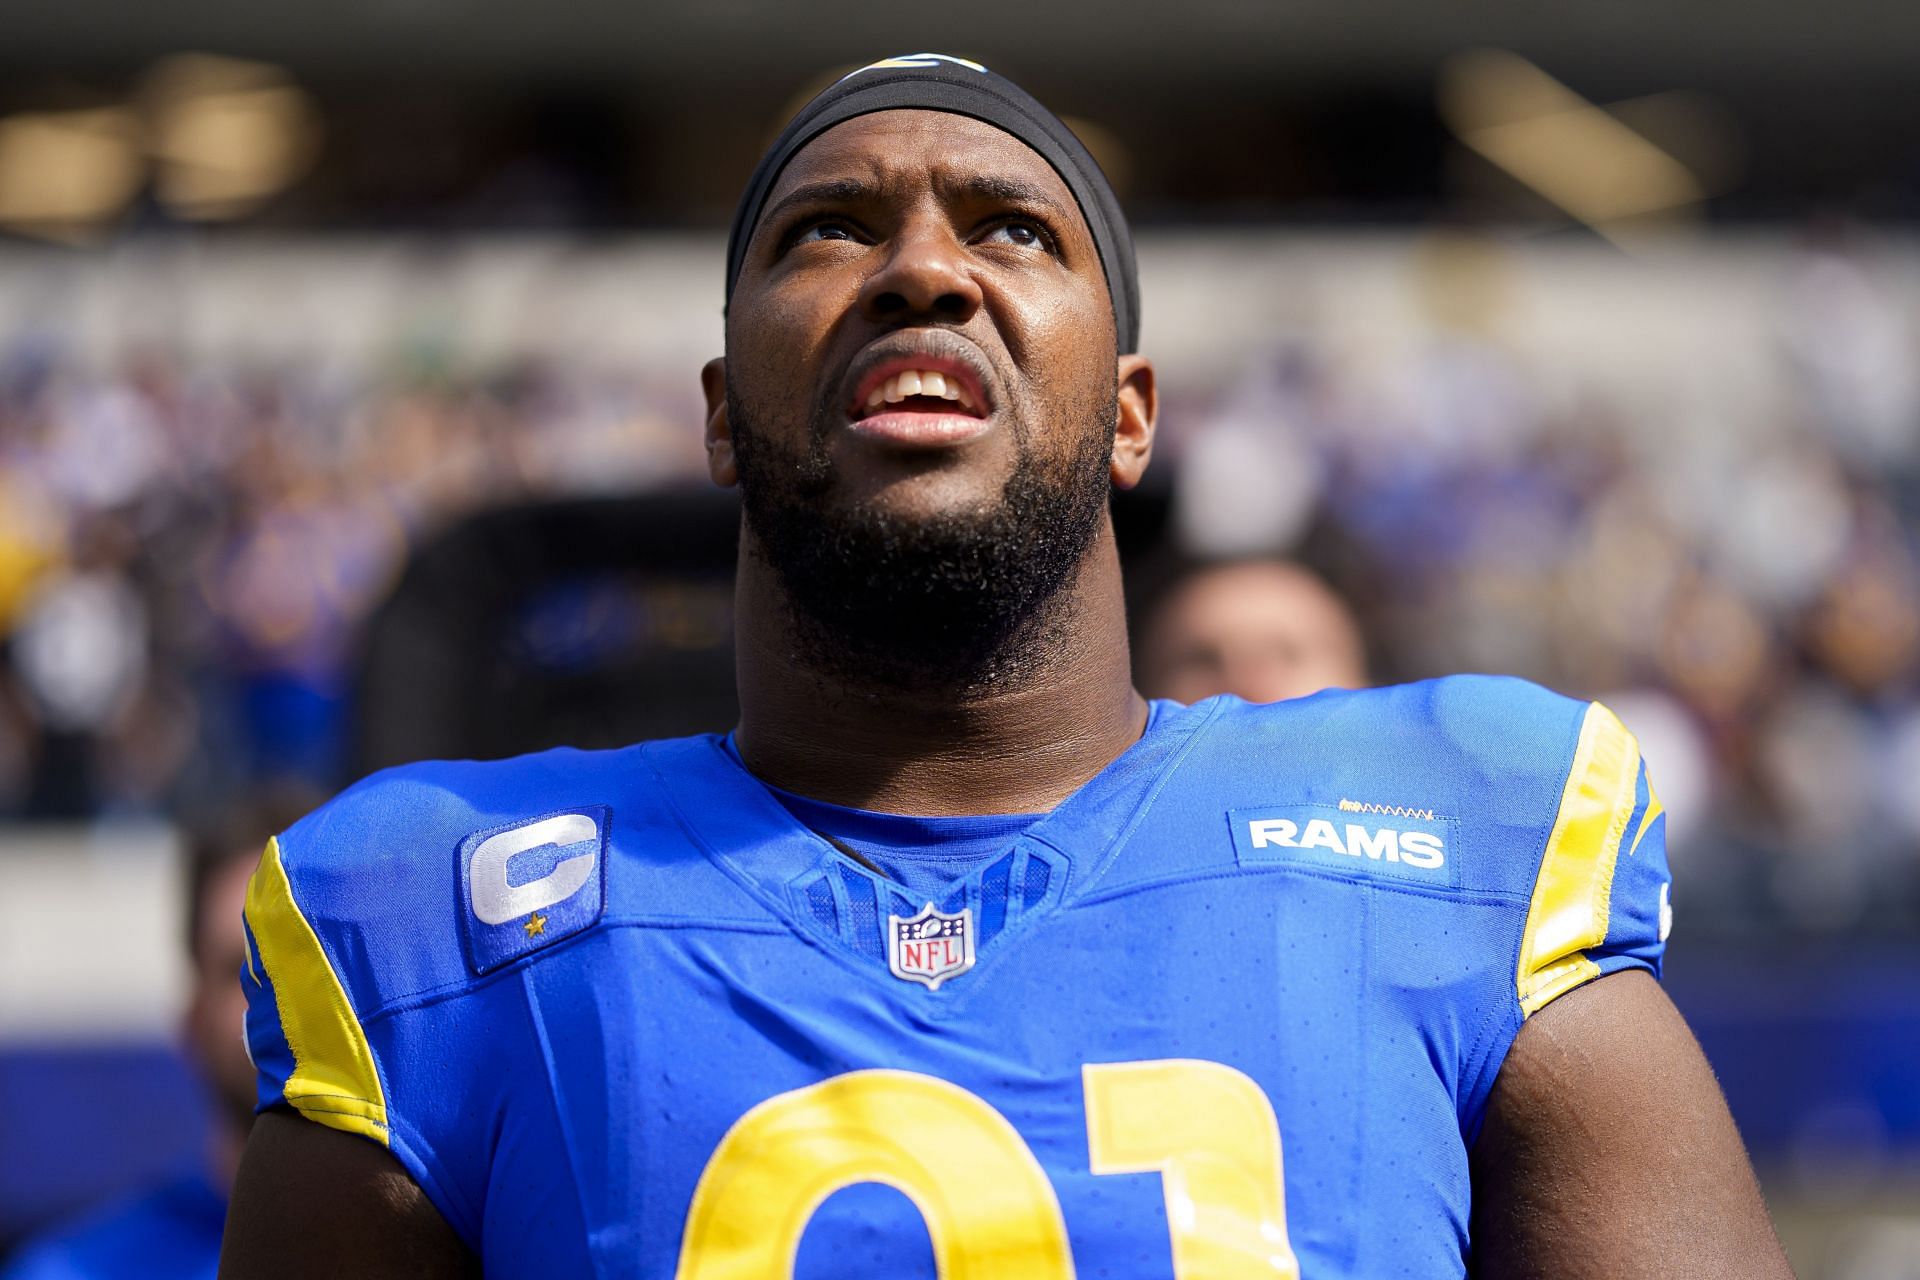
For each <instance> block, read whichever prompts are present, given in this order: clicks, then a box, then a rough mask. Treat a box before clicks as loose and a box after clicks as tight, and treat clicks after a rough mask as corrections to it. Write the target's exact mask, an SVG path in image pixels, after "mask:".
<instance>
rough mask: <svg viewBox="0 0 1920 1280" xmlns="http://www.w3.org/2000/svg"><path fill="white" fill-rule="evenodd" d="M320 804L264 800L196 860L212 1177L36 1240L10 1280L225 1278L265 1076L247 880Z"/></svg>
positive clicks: (193, 1050)
mask: <svg viewBox="0 0 1920 1280" xmlns="http://www.w3.org/2000/svg"><path fill="white" fill-rule="evenodd" d="M320 798H321V797H319V796H318V795H314V794H310V793H305V792H299V791H291V790H285V791H276V792H273V793H271V794H262V795H261V796H259V797H258V798H257V799H255V800H254V801H252V802H251V803H249V804H247V805H245V806H243V807H241V808H240V809H238V810H236V811H235V812H233V813H232V814H231V815H229V816H228V818H227V819H226V820H225V821H222V822H220V823H218V824H215V825H211V826H209V827H207V828H205V829H204V830H202V831H200V832H199V833H198V834H197V835H196V836H195V837H194V838H193V840H192V842H191V845H190V847H189V850H188V856H187V867H186V870H187V892H186V894H185V896H184V901H185V903H186V919H185V921H184V922H183V923H184V929H183V931H182V941H183V942H184V943H185V944H186V947H187V951H188V956H189V959H190V962H191V964H190V973H191V975H192V983H193V985H192V989H191V991H190V993H189V997H188V1003H187V1008H186V1012H185V1016H184V1018H183V1020H182V1026H181V1034H182V1040H183V1041H184V1045H185V1048H186V1050H187V1054H188V1056H189V1057H190V1058H191V1059H192V1061H193V1063H194V1065H195V1066H196V1067H197V1068H198V1069H199V1071H200V1073H201V1075H202V1077H203V1078H204V1080H205V1081H206V1083H207V1085H208V1087H209V1089H210V1090H211V1092H212V1095H213V1099H214V1102H215V1106H214V1107H213V1109H212V1113H211V1114H212V1121H213V1128H212V1131H211V1132H210V1133H208V1135H207V1143H206V1150H205V1153H204V1159H203V1161H202V1162H201V1164H200V1166H199V1167H198V1168H195V1169H192V1170H190V1171H188V1172H186V1173H184V1174H182V1175H181V1176H179V1177H177V1178H175V1179H173V1180H172V1181H170V1182H167V1183H165V1184H163V1185H160V1186H157V1187H154V1188H151V1189H149V1190H147V1191H145V1192H141V1193H138V1194H136V1195H134V1196H132V1197H130V1198H128V1199H125V1200H122V1201H119V1202H117V1203H114V1204H111V1205H108V1206H106V1207H104V1208H101V1209H99V1210H96V1211H94V1212H92V1213H90V1214H87V1215H85V1216H83V1217H82V1218H80V1219H78V1220H77V1221H74V1222H72V1223H69V1224H67V1225H64V1226H60V1227H56V1228H54V1229H52V1230H51V1231H49V1232H48V1233H47V1234H46V1235H44V1236H42V1237H40V1238H38V1239H35V1240H29V1241H28V1242H27V1243H26V1244H25V1245H23V1246H22V1247H21V1249H20V1250H19V1252H18V1253H16V1254H15V1255H14V1257H13V1259H12V1261H11V1262H10V1264H9V1265H8V1266H7V1267H6V1268H5V1270H4V1271H0V1280H81V1278H84V1280H118V1278H119V1277H126V1278H127V1280H134V1278H135V1277H138V1278H139V1280H203V1278H207V1277H212V1276H213V1275H214V1273H215V1270H216V1269H217V1266H218V1263H219V1260H220V1234H221V1230H222V1228H223V1226H224V1224H225V1220H226V1210H227V1189H228V1188H229V1187H230V1186H231V1185H232V1183H233V1177H234V1174H235V1173H236V1172H237V1171H238V1169H239V1166H240V1151H241V1148H242V1147H243V1146H244V1145H245V1144H246V1138H247V1131H248V1129H250V1128H251V1127H252V1124H253V1106H254V1088H255V1084H254V1081H255V1076H254V1069H253V1063H252V1062H250V1061H249V1060H248V1058H247V1054H246V1048H245V1045H244V1042H243V1040H242V1035H241V1033H242V1029H243V1026H244V1023H245V1020H246V1011H247V1002H246V997H245V996H244V995H243V994H242V993H241V990H240V981H239V974H240V969H241V967H242V966H243V965H244V964H245V963H246V957H247V943H246V930H245V927H244V925H243V924H242V922H241V909H242V907H243V906H244V905H245V902H246V893H247V880H248V877H249V876H250V875H251V874H252V872H253V867H254V865H255V863H257V862H258V861H259V859H260V850H261V848H262V846H264V845H265V843H266V840H267V837H268V836H269V835H272V834H273V833H275V832H277V831H280V830H282V829H284V828H285V827H287V826H288V825H290V824H291V823H292V822H293V821H294V820H295V819H297V818H298V817H299V816H300V815H301V814H303V813H304V812H306V811H307V810H308V809H310V808H312V807H313V805H315V804H317V803H318V801H319V800H320Z"/></svg>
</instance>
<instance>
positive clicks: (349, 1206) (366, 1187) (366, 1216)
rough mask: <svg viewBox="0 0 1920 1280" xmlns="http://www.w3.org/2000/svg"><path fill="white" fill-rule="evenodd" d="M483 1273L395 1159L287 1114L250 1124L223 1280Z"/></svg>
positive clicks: (430, 1278) (369, 1279)
mask: <svg viewBox="0 0 1920 1280" xmlns="http://www.w3.org/2000/svg"><path fill="white" fill-rule="evenodd" d="M479 1274H480V1266H479V1263H478V1262H477V1261H476V1260H475V1258H474V1257H473V1255H472V1254H471V1253H470V1252H469V1251H468V1250H467V1247H466V1246H465V1245H464V1244H462V1243H461V1241H460V1238H459V1237H458V1236H457V1235H455V1234H454V1232H453V1228H451V1227H449V1226H448V1225H447V1223H446V1220H445V1219H444V1218H442V1217H441V1216H440V1212H439V1210H437V1209H435V1208H434V1207H433V1203H432V1202H431V1201H429V1200H428V1199H427V1197H426V1194H425V1193H424V1192H422V1191H421V1190H420V1188H419V1186H418V1185H416V1184H415V1183H414V1181H413V1179H412V1178H411V1177H409V1176H408V1175H407V1171H406V1170H405V1169H403V1168H402V1167H401V1166H400V1162H399V1161H397V1160H395V1159H394V1158H393V1156H392V1155H390V1154H388V1153H387V1152H386V1151H383V1150H382V1149H381V1148H380V1147H378V1146H376V1145H374V1144H373V1143H371V1142H369V1141H367V1140H366V1139H365V1138H357V1137H354V1136H353V1135H352V1134H348V1133H341V1132H339V1131H337V1130H334V1129H328V1128H325V1127H324V1126H321V1125H317V1124H314V1123H313V1122H311V1121H309V1120H303V1119H301V1118H300V1117H298V1116H295V1115H291V1114H289V1113H286V1112H281V1111H269V1112H266V1113H265V1114H263V1115H261V1116H260V1117H259V1118H258V1119H256V1120H255V1121H254V1124H253V1134H252V1136H251V1137H249V1138H248V1139H247V1150H246V1154H245V1155H244V1156H242V1157H241V1160H240V1176H239V1178H238V1180H237V1181H236V1182H235V1184H234V1188H233V1205H232V1207H231V1209H229V1211H228V1213H227V1234H226V1239H225V1240H224V1241H223V1243H222V1246H221V1250H220V1276H221V1280H252V1278H253V1277H256V1276H259V1277H275V1278H276V1280H304V1278H305V1277H309V1276H311V1277H315V1278H316V1280H318V1278H321V1277H326V1278H327V1280H332V1278H333V1277H338V1276H355V1277H362V1278H364V1280H384V1278H385V1277H401V1276H406V1277H409V1278H410V1280H422V1278H426V1280H435V1278H439V1277H448V1278H451V1277H466V1276H478V1275H479Z"/></svg>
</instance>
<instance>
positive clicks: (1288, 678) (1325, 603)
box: [1140, 562, 1367, 702]
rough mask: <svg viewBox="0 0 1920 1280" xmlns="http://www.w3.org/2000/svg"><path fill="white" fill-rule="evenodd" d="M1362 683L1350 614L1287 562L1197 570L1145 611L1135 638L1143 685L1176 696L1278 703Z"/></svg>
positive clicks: (1359, 649) (1162, 694)
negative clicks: (1230, 696)
mask: <svg viewBox="0 0 1920 1280" xmlns="http://www.w3.org/2000/svg"><path fill="white" fill-rule="evenodd" d="M1366 682H1367V673H1366V657H1365V653H1364V651H1363V649H1362V646H1361V642H1360V635H1359V631H1358V629H1357V628H1356V626H1355V624H1354V621H1353V615H1352V614H1351V613H1349V612H1348V610H1347V607H1346V605H1345V604H1344V603H1342V602H1341V600H1340V599H1339V597H1337V596H1335V595H1334V594H1333V593H1332V592H1331V591H1329V590H1328V589H1327V588H1326V587H1325V586H1324V585H1322V584H1321V582H1320V581H1319V580H1318V579H1316V578H1314V577H1312V576H1310V575H1308V574H1306V573H1304V572H1302V571H1301V570H1299V569H1297V568H1294V567H1293V566H1291V565H1283V564H1268V563H1258V562H1256V563H1252V564H1244V565H1229V566H1225V567H1221V568H1217V569H1209V570H1205V571H1203V572H1201V573H1199V574H1197V575H1195V576H1194V577H1193V578H1191V579H1189V580H1188V581H1186V582H1184V583H1182V584H1181V585H1180V586H1179V587H1177V588H1175V589H1174V591H1173V594H1172V595H1170V596H1169V597H1168V598H1167V599H1166V600H1165V601H1164V602H1163V603H1162V604H1161V605H1160V607H1159V608H1158V609H1156V610H1155V611H1154V614H1153V616H1152V617H1151V618H1149V619H1147V622H1146V625H1145V627H1144V628H1143V634H1142V636H1141V641H1140V688H1141V689H1142V691H1144V692H1145V693H1147V694H1148V695H1149V696H1151V697H1156V698H1172V699H1174V700H1175V701H1178V702H1198V701H1199V700H1200V699H1202V698H1210V697H1212V696H1213V695H1214V694H1216V693H1232V694H1238V695H1239V696H1240V697H1242V698H1245V699H1246V700H1247V701H1249V702H1277V701H1279V700H1281V699H1283V698H1300V697H1305V696H1306V695H1307V694H1310V693H1318V692H1319V691H1320V690H1322V689H1358V688H1361V687H1363V686H1364V685H1365V684H1366Z"/></svg>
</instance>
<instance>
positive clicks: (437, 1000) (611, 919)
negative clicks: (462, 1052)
mask: <svg viewBox="0 0 1920 1280" xmlns="http://www.w3.org/2000/svg"><path fill="white" fill-rule="evenodd" d="M633 928H647V929H712V930H715V931H716V932H721V933H785V932H787V929H786V927H785V926H783V925H781V924H778V923H777V922H767V923H762V922H761V921H758V920H697V919H696V920H689V919H686V918H684V917H679V916H674V917H654V916H602V917H600V920H599V922H598V923H597V924H595V925H594V926H593V927H592V928H588V929H582V930H581V931H580V932H579V933H576V934H573V935H571V936H570V937H566V938H562V939H561V940H560V941H558V942H556V943H554V944H553V945H552V946H549V947H546V948H543V949H541V950H539V951H531V952H528V953H527V954H526V955H523V956H520V957H519V958H517V959H515V960H513V961H510V962H509V963H507V964H504V965H502V966H501V967H500V968H498V969H495V970H494V971H493V972H492V973H488V974H485V975H483V976H480V977H469V978H462V979H459V980H457V981H454V982H443V983H441V984H439V985H438V986H433V987H423V988H422V989H420V990H418V991H411V992H408V993H407V994H406V995H404V996H395V997H393V998H392V999H390V1000H384V1001H382V1002H381V1003H380V1004H379V1005H378V1006H376V1007H375V1008H374V1009H372V1010H370V1011H369V1012H367V1013H366V1014H364V1015H362V1017H361V1019H360V1025H361V1026H362V1027H366V1026H371V1025H372V1024H373V1023H375V1022H380V1021H384V1020H385V1019H387V1018H390V1017H392V1016H394V1015H395V1014H399V1013H406V1012H407V1011H408V1010H411V1009H424V1008H428V1007H430V1006H432V1005H436V1004H445V1003H446V1002H447V1001H449V1000H457V999H459V998H460V997H461V996H463V995H465V994H467V993H468V992H470V991H481V990H484V989H485V988H487V987H491V986H493V985H494V983H495V982H497V981H499V980H500V979H502V978H507V977H511V976H513V975H514V974H517V973H519V972H520V971H521V970H522V969H524V968H526V967H527V966H528V965H530V964H534V963H537V962H538V961H539V960H541V959H542V958H543V957H546V956H553V955H559V954H560V953H562V952H564V951H566V950H568V949H570V948H571V947H572V945H573V944H574V943H576V942H579V941H580V940H581V939H584V938H591V937H594V936H595V935H597V934H598V933H599V932H600V931H601V930H603V929H633Z"/></svg>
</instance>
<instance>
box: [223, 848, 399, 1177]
mask: <svg viewBox="0 0 1920 1280" xmlns="http://www.w3.org/2000/svg"><path fill="white" fill-rule="evenodd" d="M247 923H248V924H249V925H250V926H251V927H252V929H253V937H254V941H255V942H256V943H257V944H258V945H259V948H260V963H261V965H262V966H264V967H265V969H266V971H267V977H268V979H269V980H271V981H272V983H273V991H274V999H275V1001H276V1002H277V1003H278V1006H279V1010H280V1029H281V1030H282V1031H283V1032H285V1034H286V1037H287V1046H288V1048H290V1049H292V1050H293V1074H292V1075H290V1076H288V1077H287V1083H286V1089H285V1093H286V1097H287V1101H288V1103H290V1104H291V1105H292V1106H293V1108H294V1110H296V1111H298V1112H299V1113H300V1114H301V1115H303V1116H305V1117H306V1118H307V1119H309V1120H312V1121H314V1122H316V1123H318V1124H324V1125H326V1126H327V1127H328V1128H331V1129H341V1130H344V1131H345V1132H347V1133H357V1134H359V1135H360V1136H362V1137H365V1138H372V1139H373V1140H374V1141H375V1142H378V1143H380V1144H381V1145H382V1146H385V1145H386V1144H387V1102H386V1096H385V1094H384V1093H382V1091H381V1089H380V1073H379V1071H378V1070H377V1069H376V1068H375V1067H374V1062H373V1049H372V1046H370V1045H369V1044H368V1043H367V1033H366V1032H365V1031H363V1030H361V1028H360V1020H359V1018H357V1017H356V1016H354V1012H353V1005H352V1003H351V1002H350V1001H349V1000H348V999H347V992H346V988H344V987H343V986H341V985H340V979H339V976H338V975H336V974H335V973H334V971H333V965H332V964H331V963H330V962H329V961H328V960H327V953H326V950H325V949H324V948H323V947H322V946H321V945H320V937H319V935H318V934H316V933H315V932H314V931H313V926H312V925H310V924H308V923H307V918H306V917H305V916H303V915H301V914H300V905H299V904H298V903H297V902H295V901H294V899H293V885H292V883H291V882H289V881H288V879H287V869H286V867H285V866H283V865H282V864H281V861H280V842H279V841H278V840H270V841H268V842H267V852H266V854H265V856H263V857H262V858H261V859H260V866H259V869H258V870H256V871H255V872H254V873H253V880H252V882H251V883H249V884H248V885H247Z"/></svg>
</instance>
